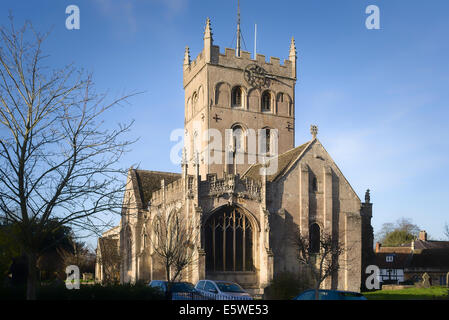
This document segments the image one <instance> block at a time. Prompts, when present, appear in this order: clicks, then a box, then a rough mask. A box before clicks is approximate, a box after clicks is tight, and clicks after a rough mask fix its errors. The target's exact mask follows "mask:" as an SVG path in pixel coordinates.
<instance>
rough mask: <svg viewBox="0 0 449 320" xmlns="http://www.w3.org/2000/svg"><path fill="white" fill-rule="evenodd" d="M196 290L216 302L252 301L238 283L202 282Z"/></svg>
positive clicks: (199, 282)
mask: <svg viewBox="0 0 449 320" xmlns="http://www.w3.org/2000/svg"><path fill="white" fill-rule="evenodd" d="M195 289H196V290H197V291H198V292H200V293H201V294H202V295H204V296H205V297H208V298H212V299H214V300H252V299H253V298H252V297H251V295H250V294H249V293H248V292H246V291H245V290H243V289H242V287H241V286H239V285H238V284H237V283H234V282H230V281H216V280H200V281H198V283H197V284H196V286H195Z"/></svg>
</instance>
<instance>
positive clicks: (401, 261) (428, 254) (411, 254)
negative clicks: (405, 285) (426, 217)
mask: <svg viewBox="0 0 449 320" xmlns="http://www.w3.org/2000/svg"><path fill="white" fill-rule="evenodd" d="M388 255H393V256H394V258H393V263H391V262H390V263H389V262H386V257H387V256H388ZM376 264H377V266H379V267H380V268H392V269H404V268H407V269H414V268H423V269H426V268H440V269H445V270H449V241H432V240H429V241H424V240H420V239H416V240H414V241H413V245H412V242H409V243H406V244H403V245H401V246H398V247H381V248H380V250H379V252H377V253H376Z"/></svg>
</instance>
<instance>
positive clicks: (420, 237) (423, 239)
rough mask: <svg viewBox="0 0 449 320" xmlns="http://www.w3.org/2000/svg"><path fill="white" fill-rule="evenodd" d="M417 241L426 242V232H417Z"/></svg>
mask: <svg viewBox="0 0 449 320" xmlns="http://www.w3.org/2000/svg"><path fill="white" fill-rule="evenodd" d="M419 240H422V241H427V232H426V231H420V232H419Z"/></svg>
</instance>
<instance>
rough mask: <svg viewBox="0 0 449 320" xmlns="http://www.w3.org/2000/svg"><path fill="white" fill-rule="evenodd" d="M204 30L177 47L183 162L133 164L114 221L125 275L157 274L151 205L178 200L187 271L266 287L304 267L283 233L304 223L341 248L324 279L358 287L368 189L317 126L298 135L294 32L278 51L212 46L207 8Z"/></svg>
mask: <svg viewBox="0 0 449 320" xmlns="http://www.w3.org/2000/svg"><path fill="white" fill-rule="evenodd" d="M238 38H239V37H238ZM203 40H204V48H203V50H202V52H201V53H200V54H199V55H198V56H197V58H196V59H195V60H193V61H191V59H190V52H189V48H188V47H187V48H186V51H185V55H184V64H183V70H184V77H183V84H184V90H185V149H184V152H183V161H182V170H181V173H169V172H156V171H147V170H138V169H132V168H131V169H130V170H129V175H128V181H127V183H128V188H127V191H126V192H125V195H124V200H123V210H122V219H121V222H120V226H119V228H117V229H116V230H117V232H116V233H117V237H118V238H119V241H118V246H119V248H118V249H119V250H120V253H121V258H122V263H121V271H120V279H121V282H123V283H127V282H135V281H138V280H144V281H150V280H156V279H165V270H164V266H163V264H162V263H161V259H160V256H158V254H157V253H156V251H155V250H154V248H155V247H154V245H153V244H154V243H155V242H154V236H155V235H154V232H153V231H152V230H153V225H154V221H155V219H157V217H160V216H167V215H169V214H171V213H173V212H177V213H179V214H180V215H181V216H182V217H183V218H184V219H185V221H188V224H189V225H190V226H192V227H193V228H195V229H196V230H198V232H199V237H198V239H197V240H196V241H195V243H193V244H192V246H191V250H193V252H194V256H195V259H194V262H193V263H191V264H190V265H189V266H188V267H187V268H186V269H185V270H184V271H183V272H182V278H183V280H186V281H189V282H192V283H194V284H195V283H196V282H197V281H198V280H201V279H217V280H228V281H234V282H237V283H239V284H240V285H242V286H243V287H244V288H246V289H247V290H248V291H250V292H252V293H253V294H262V293H263V291H264V288H265V287H266V286H268V285H269V283H270V281H272V280H273V278H274V277H276V275H277V274H280V273H282V272H285V271H289V272H295V273H299V272H300V269H301V267H300V265H299V263H298V260H297V258H296V256H297V248H296V247H295V246H294V244H293V243H292V242H291V241H290V239H291V235H293V233H294V232H295V231H297V230H300V232H301V234H302V235H304V236H306V237H308V238H310V239H311V241H315V240H314V239H316V236H317V235H318V236H319V235H320V234H322V233H323V232H326V233H328V234H331V235H332V236H333V237H334V238H335V239H338V240H339V242H340V243H341V244H342V245H343V246H344V248H345V253H344V256H342V257H340V258H339V259H341V263H340V264H341V269H340V270H339V271H338V273H336V274H334V275H333V276H332V277H330V278H329V279H328V280H327V281H326V282H325V283H324V284H323V286H324V287H326V288H335V289H337V288H338V289H341V290H351V291H360V287H361V279H362V265H363V266H364V265H366V263H364V262H363V261H362V259H363V257H364V256H366V254H365V255H363V254H362V251H363V250H369V248H370V247H371V248H372V228H371V216H372V204H371V203H370V200H369V196H368V197H367V198H366V202H367V203H362V202H361V201H360V199H359V197H358V196H357V194H356V193H355V191H354V190H353V189H352V187H351V185H350V184H349V182H348V181H347V180H346V178H345V177H344V176H343V174H342V173H341V171H340V170H339V168H338V167H337V165H336V164H335V162H334V161H333V160H332V158H331V157H330V155H329V154H328V153H327V151H326V150H325V148H324V146H323V145H322V144H321V142H320V141H319V140H318V139H317V134H318V128H317V127H316V126H312V128H311V133H312V139H311V140H310V141H308V142H305V143H303V144H300V145H299V146H295V140H294V136H295V127H294V124H295V84H296V79H297V56H296V48H295V42H294V40H293V39H292V41H291V43H290V50H289V51H288V50H287V49H288V44H287V46H286V53H288V58H287V59H286V60H285V61H284V62H283V63H281V61H280V59H279V58H273V57H271V58H270V61H269V62H267V61H266V59H265V56H263V55H261V54H257V55H256V57H255V59H252V58H251V56H250V53H249V52H245V51H242V50H241V49H240V46H239V45H237V48H236V49H229V48H226V49H225V50H224V53H222V52H220V48H219V47H218V46H216V45H214V42H213V34H212V28H211V22H210V20H209V19H207V22H206V27H205V31H204V37H203ZM238 42H239V41H238ZM107 236H111V235H110V234H108V235H107ZM362 248H363V250H362ZM367 248H368V249H367ZM100 280H101V279H100Z"/></svg>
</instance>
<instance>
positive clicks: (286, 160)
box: [243, 142, 310, 182]
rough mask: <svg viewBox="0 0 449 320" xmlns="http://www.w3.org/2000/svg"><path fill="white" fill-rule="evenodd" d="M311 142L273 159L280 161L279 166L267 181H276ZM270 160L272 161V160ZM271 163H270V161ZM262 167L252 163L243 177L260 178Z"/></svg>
mask: <svg viewBox="0 0 449 320" xmlns="http://www.w3.org/2000/svg"><path fill="white" fill-rule="evenodd" d="M309 143H310V142H307V143H305V144H303V145H300V146H299V147H296V148H294V149H291V150H289V151H287V152H284V153H282V154H280V155H278V156H277V158H274V159H272V160H271V161H276V160H277V161H278V167H277V170H276V172H275V173H274V174H272V175H267V181H270V182H272V181H274V180H275V179H276V178H277V177H278V176H279V175H280V174H282V173H283V172H284V171H285V169H287V168H288V167H289V166H290V164H292V163H293V162H294V161H295V160H296V159H297V158H298V157H299V155H300V154H301V153H302V152H303V151H304V149H305V148H306V147H307V146H308V145H309ZM271 161H270V162H271ZM268 165H269V163H268ZM261 168H262V164H260V163H258V164H254V165H252V166H251V167H250V168H249V169H248V170H247V171H246V172H245V174H244V175H243V178H246V177H248V178H251V179H253V180H260V176H261V175H260V169H261Z"/></svg>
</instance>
